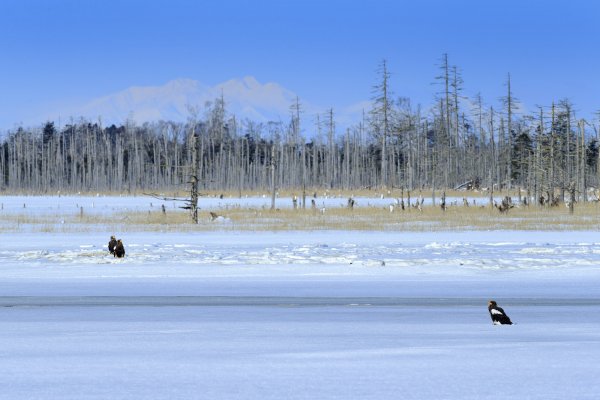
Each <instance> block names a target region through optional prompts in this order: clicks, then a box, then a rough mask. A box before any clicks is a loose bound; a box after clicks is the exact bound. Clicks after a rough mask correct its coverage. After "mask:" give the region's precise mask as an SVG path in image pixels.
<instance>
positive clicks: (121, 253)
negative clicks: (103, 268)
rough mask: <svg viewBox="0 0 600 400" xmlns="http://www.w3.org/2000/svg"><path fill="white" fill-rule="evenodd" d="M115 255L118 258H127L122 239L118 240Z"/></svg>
mask: <svg viewBox="0 0 600 400" xmlns="http://www.w3.org/2000/svg"><path fill="white" fill-rule="evenodd" d="M114 255H115V257H118V258H121V257H125V247H123V242H122V241H121V239H119V240H117V245H116V246H115V253H114Z"/></svg>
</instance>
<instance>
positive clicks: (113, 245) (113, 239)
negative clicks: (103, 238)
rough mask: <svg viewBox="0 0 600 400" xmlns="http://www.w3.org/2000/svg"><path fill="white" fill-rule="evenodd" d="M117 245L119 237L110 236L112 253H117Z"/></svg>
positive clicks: (109, 247) (109, 246)
mask: <svg viewBox="0 0 600 400" xmlns="http://www.w3.org/2000/svg"><path fill="white" fill-rule="evenodd" d="M116 246H117V239H116V238H115V237H114V236H111V237H110V241H109V242H108V251H109V252H110V254H113V255H114V254H115V247H116Z"/></svg>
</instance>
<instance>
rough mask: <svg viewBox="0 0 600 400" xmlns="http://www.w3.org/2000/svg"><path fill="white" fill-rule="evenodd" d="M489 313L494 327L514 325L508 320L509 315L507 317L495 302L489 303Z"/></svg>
mask: <svg viewBox="0 0 600 400" xmlns="http://www.w3.org/2000/svg"><path fill="white" fill-rule="evenodd" d="M488 311H489V312H490V317H492V323H493V324H494V325H512V321H511V320H510V318H508V315H506V313H505V312H504V310H503V309H502V308H501V307H498V304H496V302H495V301H494V300H490V301H489V303H488Z"/></svg>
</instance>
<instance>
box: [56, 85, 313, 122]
mask: <svg viewBox="0 0 600 400" xmlns="http://www.w3.org/2000/svg"><path fill="white" fill-rule="evenodd" d="M221 95H222V96H223V98H224V100H225V104H226V108H227V111H228V112H229V113H230V114H233V115H236V116H237V117H239V118H248V119H251V120H254V121H257V122H266V121H278V120H282V121H286V120H288V119H289V117H290V106H291V105H292V104H293V103H294V102H295V100H296V94H295V93H293V92H292V91H290V90H287V89H285V88H284V87H282V86H281V85H279V84H277V83H264V84H263V83H260V82H258V81H257V80H256V79H255V78H254V77H251V76H247V77H245V78H243V79H231V80H228V81H226V82H223V83H220V84H218V85H215V86H207V85H204V84H202V83H200V82H198V81H195V80H192V79H176V80H173V81H170V82H168V83H166V84H165V85H163V86H146V87H131V88H128V89H126V90H123V91H121V92H118V93H115V94H111V95H108V96H104V97H101V98H98V99H95V100H93V101H91V102H89V103H88V104H86V105H84V106H83V107H81V108H80V109H78V110H73V111H72V112H71V113H72V114H73V115H76V116H83V117H85V118H89V119H92V120H96V119H98V118H99V117H101V118H102V121H103V123H104V124H110V123H122V122H123V121H125V120H127V119H130V120H133V121H135V122H137V123H143V122H146V121H159V120H171V121H185V120H186V119H187V118H188V117H190V115H191V113H190V107H192V108H194V109H196V110H197V111H198V112H199V113H200V115H201V114H202V113H203V111H204V110H205V109H206V107H205V105H206V103H207V102H209V101H214V100H215V99H216V98H219V97H221ZM300 101H301V103H302V109H303V110H304V111H305V112H306V113H309V114H312V113H315V114H316V113H317V112H319V111H320V110H318V109H317V107H314V106H313V105H311V104H308V103H307V102H306V101H303V100H300ZM63 115H64V114H63Z"/></svg>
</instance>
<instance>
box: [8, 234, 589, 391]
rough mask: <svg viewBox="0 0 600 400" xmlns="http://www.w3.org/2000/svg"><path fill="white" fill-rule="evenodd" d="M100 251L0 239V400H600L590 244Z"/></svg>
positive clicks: (174, 238) (358, 241) (446, 237)
mask: <svg viewBox="0 0 600 400" xmlns="http://www.w3.org/2000/svg"><path fill="white" fill-rule="evenodd" d="M111 233H112V232H99V233H48V234H44V233H11V234H10V235H3V238H2V239H3V241H2V247H0V326H1V327H2V329H1V330H0V349H1V350H0V355H1V357H2V362H1V363H0V385H1V386H2V388H3V390H2V391H1V392H0V398H3V399H35V398H43V399H106V398H111V399H139V398H144V399H167V398H168V399H189V398H210V399H282V398H285V399H396V398H403V399H404V398H406V399H432V398H435V399H505V398H508V397H512V398H519V399H522V398H527V399H565V398H577V399H595V398H597V393H600V383H598V380H597V376H599V375H600V321H599V318H598V315H600V240H599V239H598V234H597V232H519V231H512V232H511V231H498V232H496V231H493V232H481V231H479V232H444V233H437V232H432V233H415V232H331V231H323V232H277V233H270V232H243V233H242V232H240V233H236V232H216V233H215V232H196V233H189V232H188V233H160V232H156V233H152V232H141V233H135V232H133V233H127V234H126V237H124V238H123V239H124V242H125V246H126V249H127V257H126V258H125V259H115V258H113V257H111V256H110V255H108V253H107V251H106V242H107V241H108V237H109V236H110V234H111ZM489 299H495V300H497V301H498V303H499V304H500V305H501V306H502V307H504V308H505V310H506V311H507V313H508V314H509V316H510V317H511V319H512V320H513V321H514V322H516V325H513V326H493V325H492V324H491V320H490V317H489V315H488V312H487V308H486V305H487V301H488V300H489Z"/></svg>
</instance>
